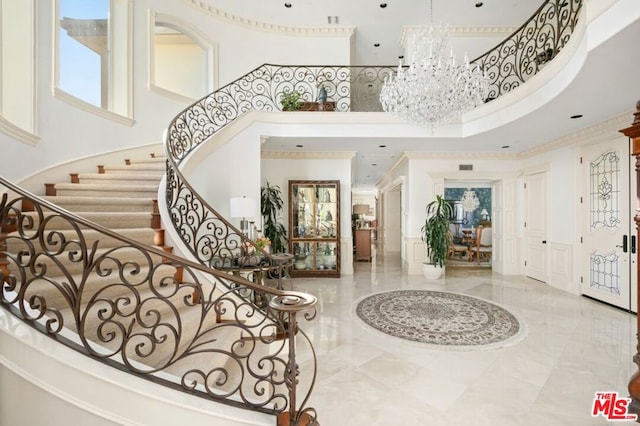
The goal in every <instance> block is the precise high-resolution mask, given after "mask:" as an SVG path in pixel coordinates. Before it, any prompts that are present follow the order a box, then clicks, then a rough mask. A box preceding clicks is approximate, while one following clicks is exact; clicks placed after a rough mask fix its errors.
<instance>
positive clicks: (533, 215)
mask: <svg viewBox="0 0 640 426" xmlns="http://www.w3.org/2000/svg"><path fill="white" fill-rule="evenodd" d="M546 188H547V174H546V173H536V174H532V175H528V176H525V178H524V195H525V200H524V201H525V222H524V242H525V260H524V274H525V275H526V276H528V277H531V278H534V279H536V280H539V281H543V282H547V191H546Z"/></svg>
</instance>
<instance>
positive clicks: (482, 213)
mask: <svg viewBox="0 0 640 426" xmlns="http://www.w3.org/2000/svg"><path fill="white" fill-rule="evenodd" d="M488 214H489V212H488V211H487V209H482V211H481V212H480V216H487V215H488Z"/></svg>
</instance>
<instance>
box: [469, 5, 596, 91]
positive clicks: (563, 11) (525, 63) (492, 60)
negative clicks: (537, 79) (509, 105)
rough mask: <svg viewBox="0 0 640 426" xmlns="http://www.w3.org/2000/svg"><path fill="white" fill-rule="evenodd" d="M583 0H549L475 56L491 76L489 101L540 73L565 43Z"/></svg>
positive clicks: (572, 30) (571, 32) (574, 26)
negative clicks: (516, 27)
mask: <svg viewBox="0 0 640 426" xmlns="http://www.w3.org/2000/svg"><path fill="white" fill-rule="evenodd" d="M583 3H584V0H547V1H545V2H544V3H543V4H542V5H540V7H539V8H538V9H537V10H536V11H535V12H534V13H533V14H532V16H531V17H530V18H529V19H528V20H527V21H526V22H525V23H524V24H522V25H521V26H520V27H519V28H518V29H516V30H515V31H514V32H513V33H512V34H511V35H510V36H509V37H507V38H506V39H505V40H504V41H502V42H501V43H499V44H498V45H497V46H495V47H493V48H491V49H489V50H488V51H487V52H485V53H483V54H482V55H480V56H478V57H477V58H475V59H474V60H473V61H472V63H473V64H475V65H476V66H479V67H480V69H482V70H483V71H484V72H485V74H486V75H487V76H488V77H489V81H490V83H489V94H488V97H487V101H491V100H493V99H496V98H498V97H500V96H502V95H504V94H505V93H508V92H511V91H512V90H514V89H515V88H517V87H519V86H521V85H522V84H523V83H524V82H526V81H527V80H529V79H530V78H531V77H533V76H534V75H536V74H537V73H539V72H540V71H541V70H542V69H543V68H544V66H545V65H546V64H548V63H549V62H550V61H551V60H553V59H554V58H555V57H556V56H557V55H558V53H559V52H560V51H561V50H562V49H563V48H564V46H566V44H567V43H568V42H569V39H570V38H571V35H572V34H573V32H574V30H575V28H576V25H577V23H578V20H579V19H580V17H581V11H582V5H583Z"/></svg>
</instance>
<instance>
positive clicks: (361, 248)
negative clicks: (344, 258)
mask: <svg viewBox="0 0 640 426" xmlns="http://www.w3.org/2000/svg"><path fill="white" fill-rule="evenodd" d="M358 260H366V261H367V262H371V228H358V229H356V261H358Z"/></svg>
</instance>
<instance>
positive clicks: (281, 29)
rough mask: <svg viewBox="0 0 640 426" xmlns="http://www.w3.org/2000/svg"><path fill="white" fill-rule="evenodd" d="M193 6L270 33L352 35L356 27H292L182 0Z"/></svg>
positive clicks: (229, 20)
mask: <svg viewBox="0 0 640 426" xmlns="http://www.w3.org/2000/svg"><path fill="white" fill-rule="evenodd" d="M184 1H186V2H187V3H189V4H190V5H192V6H193V7H195V8H197V9H200V10H203V11H205V12H206V13H208V14H210V15H212V16H214V17H216V18H219V19H223V20H225V21H227V22H230V23H232V24H235V25H241V26H244V27H247V28H250V29H253V30H256V31H265V32H270V33H278V34H288V35H295V36H309V37H311V36H313V37H317V36H324V37H331V36H334V37H353V36H354V34H355V32H356V27H355V26H353V25H322V26H317V27H294V26H290V25H280V24H268V23H266V22H259V21H256V20H253V19H248V18H243V17H241V16H237V15H233V14H231V13H228V12H225V11H222V10H220V9H216V8H215V7H213V6H211V5H209V4H205V3H204V2H203V1H202V0H184Z"/></svg>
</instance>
